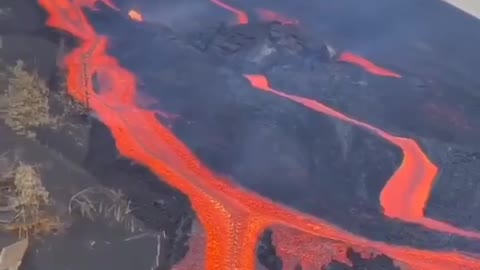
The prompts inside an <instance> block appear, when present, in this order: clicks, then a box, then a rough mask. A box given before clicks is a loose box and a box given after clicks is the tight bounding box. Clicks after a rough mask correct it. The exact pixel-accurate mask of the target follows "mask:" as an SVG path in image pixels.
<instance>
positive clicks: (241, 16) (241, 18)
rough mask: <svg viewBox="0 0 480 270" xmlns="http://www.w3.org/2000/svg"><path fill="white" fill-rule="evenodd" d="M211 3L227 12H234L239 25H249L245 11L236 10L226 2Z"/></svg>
mask: <svg viewBox="0 0 480 270" xmlns="http://www.w3.org/2000/svg"><path fill="white" fill-rule="evenodd" d="M210 2H212V3H214V4H215V5H217V6H219V7H221V8H223V9H226V10H228V11H230V12H232V13H233V14H235V17H236V18H237V23H238V24H247V23H248V16H247V13H245V11H243V10H240V9H237V8H234V7H232V6H230V5H227V4H225V3H224V2H222V1H221V0H210Z"/></svg>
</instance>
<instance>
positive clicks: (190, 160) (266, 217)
mask: <svg viewBox="0 0 480 270" xmlns="http://www.w3.org/2000/svg"><path fill="white" fill-rule="evenodd" d="M104 1H105V4H107V5H108V6H110V7H112V8H114V7H115V6H114V5H113V4H112V3H111V2H108V1H106V0H104ZM96 2H97V1H95V0H85V1H69V0H39V3H40V5H41V6H42V7H43V8H44V9H45V10H46V11H47V12H48V13H49V19H48V21H47V24H48V25H49V26H51V27H54V28H57V29H60V30H63V31H66V32H69V33H70V34H72V35H73V36H75V37H76V38H77V39H78V40H79V41H80V46H79V47H78V48H76V49H74V50H73V51H72V52H71V53H70V54H69V55H68V56H67V57H66V59H65V64H66V67H67V72H68V75H67V84H68V91H69V93H70V95H72V96H73V97H74V98H75V99H77V100H78V101H80V102H82V103H84V104H85V105H88V107H89V108H90V109H92V110H93V111H94V112H95V113H96V114H97V115H98V116H99V118H100V119H101V120H102V121H103V122H104V123H105V124H106V125H107V126H108V128H109V129H110V131H111V132H112V134H113V136H114V138H115V141H116V145H117V148H118V150H119V152H120V153H121V154H122V155H123V156H125V157H127V158H130V159H132V160H135V161H137V162H138V163H140V164H143V165H145V166H147V167H148V168H149V169H150V170H151V171H152V172H154V173H155V174H157V175H158V176H159V178H160V179H162V180H163V181H165V182H167V183H168V184H170V185H172V186H174V187H176V188H177V189H179V190H181V191H182V192H184V193H185V194H186V195H187V196H188V197H189V198H190V200H191V203H192V207H193V208H194V210H195V211H196V213H197V216H198V218H199V220H200V222H201V224H202V225H203V228H204V230H205V232H206V252H205V269H212V270H217V269H218V270H232V269H239V270H251V269H255V262H256V255H255V249H256V244H257V241H258V237H259V235H260V234H261V233H262V232H263V231H264V230H265V229H266V228H267V227H269V226H272V225H277V224H280V225H284V226H287V227H290V228H294V229H296V230H298V231H301V232H303V234H304V235H305V236H306V237H314V236H318V237H323V238H328V239H332V240H335V241H340V242H343V243H345V244H347V245H352V246H356V247H363V248H373V249H376V250H378V251H380V252H382V253H384V254H386V255H388V256H390V257H392V258H394V259H396V260H398V261H401V262H403V263H404V264H406V265H409V266H410V267H411V268H412V269H420V270H437V269H438V270H449V269H459V268H458V267H459V266H460V267H463V268H464V269H472V270H473V269H479V268H480V260H478V259H476V258H474V257H470V256H466V255H463V254H460V253H454V252H434V251H428V250H418V249H413V248H410V247H400V246H393V245H389V244H386V243H382V242H377V241H370V240H368V239H365V238H362V237H359V236H355V235H353V234H351V233H349V232H346V231H344V230H341V229H339V228H336V227H335V226H333V225H331V224H329V223H327V222H325V221H323V220H321V219H318V218H313V217H310V216H308V215H303V214H300V213H298V212H296V211H293V210H291V209H289V208H286V207H283V206H280V205H277V204H274V203H272V202H270V201H269V200H267V199H265V198H261V197H260V196H257V195H255V194H253V193H249V192H247V191H245V190H243V189H241V188H239V187H236V186H234V185H233V184H232V183H231V182H230V181H228V180H226V179H220V178H219V177H217V176H215V175H214V173H212V172H211V171H210V170H209V169H208V168H206V167H205V166H204V165H202V164H201V163H200V161H199V160H198V159H197V158H196V157H195V156H194V155H193V154H192V153H191V151H190V150H189V149H188V148H187V147H186V146H185V145H184V144H183V143H182V142H181V141H180V140H179V139H177V138H176V137H175V136H174V135H173V134H172V132H171V131H170V130H169V129H168V128H167V127H165V126H163V125H162V124H161V123H160V122H159V121H158V120H157V119H156V117H155V113H154V112H151V111H148V110H144V109H141V108H140V107H139V106H137V105H136V103H135V97H136V80H135V76H134V75H133V74H132V73H131V72H129V71H128V70H126V69H124V68H123V67H121V66H120V65H119V63H118V61H117V60H116V59H115V58H113V57H112V56H109V55H108V54H107V52H106V51H107V42H108V41H107V39H106V38H105V37H103V36H101V35H99V34H97V33H96V32H95V30H94V29H93V27H92V26H91V25H90V23H89V22H88V20H87V18H86V16H85V15H84V14H83V10H82V8H93V7H94V5H95V4H96ZM217 2H219V1H217ZM244 22H248V21H244ZM94 74H96V75H97V76H100V77H101V78H102V80H104V81H107V82H109V83H107V84H105V85H103V86H102V87H101V89H98V90H99V91H94V89H93V87H92V77H93V75H94ZM251 82H252V81H251ZM252 85H253V86H256V85H254V83H252ZM257 88H259V87H258V85H257ZM263 90H265V89H263ZM309 102H310V103H311V102H314V101H309ZM307 103H308V102H307ZM397 172H398V171H397Z"/></svg>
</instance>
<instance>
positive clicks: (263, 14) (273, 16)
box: [257, 8, 299, 25]
mask: <svg viewBox="0 0 480 270" xmlns="http://www.w3.org/2000/svg"><path fill="white" fill-rule="evenodd" d="M257 14H258V17H260V19H261V20H264V21H267V22H272V21H277V22H279V23H281V24H287V25H288V24H298V23H299V22H298V20H292V19H289V18H287V17H285V16H283V15H281V14H279V13H277V12H274V11H271V10H268V9H263V8H259V9H257Z"/></svg>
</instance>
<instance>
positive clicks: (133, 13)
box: [128, 9, 143, 22]
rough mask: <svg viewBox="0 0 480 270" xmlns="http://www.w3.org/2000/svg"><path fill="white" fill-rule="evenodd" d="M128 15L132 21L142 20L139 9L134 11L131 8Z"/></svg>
mask: <svg viewBox="0 0 480 270" xmlns="http://www.w3.org/2000/svg"><path fill="white" fill-rule="evenodd" d="M128 16H129V17H130V18H131V19H132V20H134V21H137V22H143V15H142V13H140V12H139V11H136V10H134V9H132V10H130V11H129V12H128Z"/></svg>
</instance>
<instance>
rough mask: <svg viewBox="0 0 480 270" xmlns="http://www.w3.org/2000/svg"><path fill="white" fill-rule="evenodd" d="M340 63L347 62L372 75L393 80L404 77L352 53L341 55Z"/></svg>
mask: <svg viewBox="0 0 480 270" xmlns="http://www.w3.org/2000/svg"><path fill="white" fill-rule="evenodd" d="M338 61H340V62H346V63H350V64H354V65H358V66H360V67H362V68H363V69H365V71H367V72H370V73H372V74H375V75H378V76H385V77H393V78H401V77H402V76H401V75H400V74H397V73H395V72H393V71H390V70H388V69H385V68H382V67H379V66H377V65H375V64H374V63H373V62H371V61H369V60H367V59H365V58H363V57H360V56H358V55H355V54H353V53H350V52H344V53H342V54H341V55H340V57H339V58H338Z"/></svg>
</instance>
